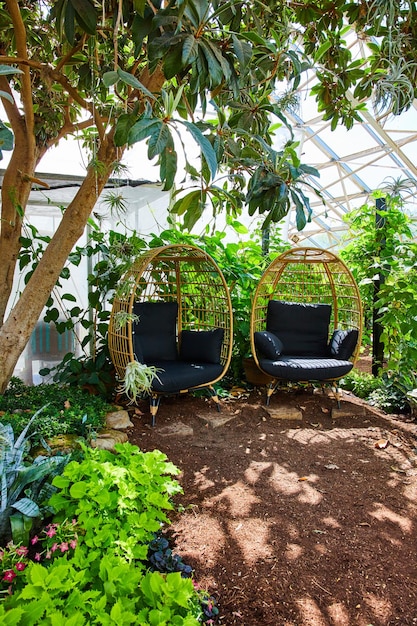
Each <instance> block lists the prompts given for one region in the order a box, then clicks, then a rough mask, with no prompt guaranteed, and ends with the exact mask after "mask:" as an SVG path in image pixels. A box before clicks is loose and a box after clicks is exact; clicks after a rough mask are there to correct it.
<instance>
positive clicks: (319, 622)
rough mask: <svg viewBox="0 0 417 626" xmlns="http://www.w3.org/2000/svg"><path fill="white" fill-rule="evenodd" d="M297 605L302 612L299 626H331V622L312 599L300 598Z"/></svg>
mask: <svg viewBox="0 0 417 626" xmlns="http://www.w3.org/2000/svg"><path fill="white" fill-rule="evenodd" d="M296 604H297V606H298V609H299V611H300V619H301V621H300V622H299V626H329V622H328V621H327V619H325V618H324V616H323V614H322V612H321V610H320V609H319V607H318V606H317V603H316V602H315V601H314V600H313V599H312V598H299V599H298V600H297V601H296Z"/></svg>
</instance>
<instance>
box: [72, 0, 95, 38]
mask: <svg viewBox="0 0 417 626" xmlns="http://www.w3.org/2000/svg"><path fill="white" fill-rule="evenodd" d="M69 1H70V2H71V4H72V6H73V8H74V10H75V13H76V19H77V22H78V23H79V25H80V26H81V28H82V29H83V30H85V32H86V33H88V34H89V35H95V33H96V28H97V11H96V9H95V7H94V4H93V3H92V2H90V0H69Z"/></svg>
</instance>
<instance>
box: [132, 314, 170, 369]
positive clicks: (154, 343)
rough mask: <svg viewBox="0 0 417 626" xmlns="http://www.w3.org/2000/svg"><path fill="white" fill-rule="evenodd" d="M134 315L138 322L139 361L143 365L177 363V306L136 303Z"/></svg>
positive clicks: (135, 333)
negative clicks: (158, 362) (165, 362)
mask: <svg viewBox="0 0 417 626" xmlns="http://www.w3.org/2000/svg"><path fill="white" fill-rule="evenodd" d="M133 312H134V313H135V315H137V316H138V317H139V321H138V322H135V323H134V324H133V332H134V349H135V354H136V358H137V359H138V361H141V362H143V363H153V362H154V361H174V360H176V359H177V358H178V352H177V315H178V304H177V303H176V302H136V303H135V304H134V306H133Z"/></svg>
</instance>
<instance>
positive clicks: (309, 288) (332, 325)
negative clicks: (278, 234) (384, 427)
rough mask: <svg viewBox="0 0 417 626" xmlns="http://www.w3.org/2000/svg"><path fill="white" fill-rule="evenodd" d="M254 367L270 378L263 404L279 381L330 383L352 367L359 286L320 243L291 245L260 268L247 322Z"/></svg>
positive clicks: (358, 337) (357, 329) (359, 325)
mask: <svg viewBox="0 0 417 626" xmlns="http://www.w3.org/2000/svg"><path fill="white" fill-rule="evenodd" d="M250 328H251V330H250V337H251V347H252V354H253V357H254V360H255V363H256V365H257V367H258V368H259V369H260V370H261V371H262V372H263V373H264V374H266V375H268V376H269V377H271V379H272V380H271V382H270V383H269V386H268V393H267V403H269V399H270V396H271V395H272V394H273V392H274V390H275V389H276V388H277V387H278V385H279V384H280V383H281V382H283V381H285V382H293V383H319V384H320V385H321V386H324V385H331V387H332V388H333V391H334V393H335V396H336V398H337V401H338V404H339V390H338V388H337V385H336V381H337V380H339V379H340V378H342V377H343V376H345V375H346V374H348V373H349V372H350V370H351V369H352V368H353V366H354V364H355V362H356V360H357V358H358V355H359V348H360V345H361V336H362V306H361V300H360V295H359V289H358V286H357V284H356V282H355V279H354V277H353V275H352V273H351V272H350V270H349V269H348V268H347V266H346V265H345V263H344V262H343V261H342V259H340V258H339V257H338V256H336V255H335V254H333V253H332V252H329V251H327V250H322V249H320V248H311V247H305V248H304V247H303V248H293V249H292V250H288V251H286V252H284V253H282V254H281V255H279V256H278V257H277V258H276V259H275V260H274V261H273V262H272V263H271V264H270V265H269V267H268V268H267V269H266V270H265V272H264V274H263V275H262V277H261V279H260V281H259V284H258V285H257V288H256V290H255V294H254V298H253V302H252V311H251V324H250Z"/></svg>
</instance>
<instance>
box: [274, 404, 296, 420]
mask: <svg viewBox="0 0 417 626" xmlns="http://www.w3.org/2000/svg"><path fill="white" fill-rule="evenodd" d="M265 410H266V412H267V413H268V415H269V417H272V418H273V419H278V420H298V421H301V420H302V419H303V414H302V412H301V411H300V410H299V409H297V408H295V407H293V406H277V407H270V406H267V407H265Z"/></svg>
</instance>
